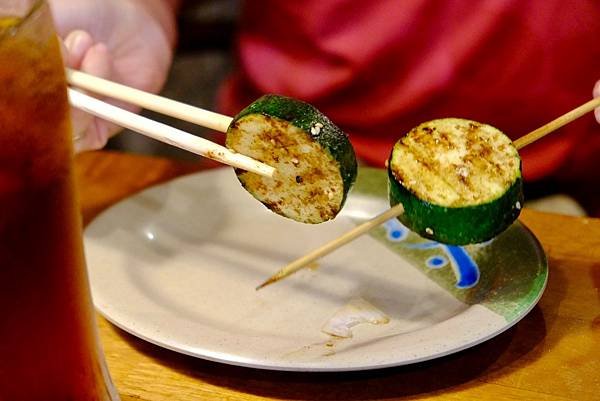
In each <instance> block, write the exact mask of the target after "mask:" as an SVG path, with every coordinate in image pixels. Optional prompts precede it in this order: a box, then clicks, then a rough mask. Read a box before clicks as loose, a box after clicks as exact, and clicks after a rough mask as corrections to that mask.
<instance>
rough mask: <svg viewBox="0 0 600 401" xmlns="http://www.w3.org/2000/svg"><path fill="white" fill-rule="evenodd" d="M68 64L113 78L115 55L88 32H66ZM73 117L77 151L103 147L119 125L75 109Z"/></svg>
mask: <svg viewBox="0 0 600 401" xmlns="http://www.w3.org/2000/svg"><path fill="white" fill-rule="evenodd" d="M64 45H65V48H66V55H65V64H66V65H67V66H68V67H69V68H73V69H77V70H80V71H83V72H86V73H88V74H91V75H95V76H98V77H101V78H107V79H110V78H111V75H112V71H113V65H112V58H111V55H110V52H109V50H108V48H107V47H106V45H105V44H103V43H94V40H93V38H92V37H91V35H90V34H89V33H87V32H85V31H80V30H77V31H73V32H71V33H70V34H69V35H67V37H66V39H65V41H64ZM71 120H72V125H73V134H74V139H75V151H76V152H81V151H85V150H92V149H100V148H102V147H104V145H106V142H107V141H108V138H109V137H110V136H111V135H113V134H114V133H116V132H117V131H118V130H119V127H117V126H115V125H114V124H111V123H108V122H106V121H103V120H100V119H98V118H96V117H94V116H92V115H91V114H88V113H85V112H83V111H80V110H77V109H72V111H71Z"/></svg>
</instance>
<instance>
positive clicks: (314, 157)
mask: <svg viewBox="0 0 600 401" xmlns="http://www.w3.org/2000/svg"><path fill="white" fill-rule="evenodd" d="M226 145H227V147H229V148H230V149H232V150H234V151H236V152H239V153H242V154H244V155H247V156H250V157H252V158H254V159H256V160H260V161H262V162H264V163H266V164H268V165H270V166H272V167H274V168H275V169H276V170H277V172H276V174H275V175H274V177H273V178H267V177H263V176H260V175H258V174H254V173H251V172H247V171H244V170H240V169H236V174H237V177H238V179H239V181H240V182H241V184H242V186H243V187H244V188H245V189H246V190H247V191H248V192H250V193H251V194H252V195H253V196H254V197H255V198H256V199H258V200H259V201H260V202H262V203H263V204H264V205H265V206H266V207H267V208H269V209H270V210H272V211H273V212H275V213H277V214H280V215H282V216H285V217H289V218H291V219H293V220H296V221H299V222H303V223H311V224H316V223H322V222H324V221H327V220H331V219H333V218H334V217H335V216H336V215H337V214H338V213H339V211H340V210H341V209H342V207H343V205H344V202H345V200H346V197H347V195H348V191H349V190H350V188H351V187H352V184H353V183H354V181H355V179H356V169H357V166H356V157H355V154H354V150H353V148H352V146H351V144H350V142H349V140H348V137H347V136H346V134H345V133H344V132H343V131H341V130H340V129H339V128H338V127H336V126H335V125H334V124H333V123H332V122H331V121H330V120H329V119H328V118H327V117H325V116H324V115H323V114H322V113H320V112H319V111H318V110H317V109H315V108H314V107H313V106H311V105H309V104H307V103H304V102H301V101H299V100H296V99H291V98H287V97H283V96H277V95H266V96H263V97H261V98H260V99H258V100H256V101H255V102H254V103H252V104H251V105H250V106H248V107H247V108H245V109H244V110H242V111H241V112H240V113H239V114H238V115H237V116H236V117H235V118H234V119H233V121H232V122H231V124H230V126H229V129H228V130H227V139H226Z"/></svg>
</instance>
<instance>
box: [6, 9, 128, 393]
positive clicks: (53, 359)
mask: <svg viewBox="0 0 600 401" xmlns="http://www.w3.org/2000/svg"><path fill="white" fill-rule="evenodd" d="M66 88H67V86H66V81H65V76H64V67H63V63H62V59H61V51H60V46H59V42H58V40H57V37H56V33H55V31H54V26H53V22H52V17H51V13H50V9H49V7H48V5H47V4H46V2H45V1H39V0H29V1H26V0H2V1H1V2H0V400H2V401H5V400H6V401H30V400H36V401H37V400H43V401H54V400H57V401H58V400H60V401H66V400H69V401H76V400H85V401H96V400H101V401H106V400H110V401H116V400H118V395H117V393H116V391H115V389H114V387H113V385H112V383H111V380H110V377H109V374H108V371H107V369H106V365H105V362H104V355H103V353H102V351H101V348H100V346H99V342H98V335H97V328H96V323H95V314H94V308H93V305H92V301H91V296H90V288H89V284H88V277H87V272H86V267H85V259H84V255H83V245H82V232H81V218H80V215H79V209H78V205H77V202H76V194H75V187H74V182H73V154H72V153H73V140H72V136H71V126H70V118H69V103H68V99H67V92H66Z"/></svg>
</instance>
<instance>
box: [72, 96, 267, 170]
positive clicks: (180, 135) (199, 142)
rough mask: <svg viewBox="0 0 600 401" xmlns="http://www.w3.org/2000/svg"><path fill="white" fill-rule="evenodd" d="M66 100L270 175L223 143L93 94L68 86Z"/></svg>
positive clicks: (173, 142)
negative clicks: (183, 129)
mask: <svg viewBox="0 0 600 401" xmlns="http://www.w3.org/2000/svg"><path fill="white" fill-rule="evenodd" d="M68 93H69V101H70V103H71V105H72V106H73V107H76V108H78V109H81V110H83V111H85V112H88V113H90V114H93V115H95V116H97V117H100V118H102V119H104V120H107V121H110V122H113V123H115V124H117V125H119V126H121V127H124V128H129V129H131V130H133V131H135V132H138V133H140V134H143V135H146V136H148V137H150V138H153V139H156V140H159V141H161V142H165V143H167V144H169V145H173V146H177V147H179V148H181V149H185V150H188V151H190V152H193V153H196V154H198V155H201V156H204V157H208V158H209V159H213V160H216V161H218V162H221V163H224V164H228V165H230V166H233V167H237V168H241V169H243V170H246V171H251V172H253V173H257V174H260V175H263V176H266V177H273V174H274V173H275V169H274V168H273V167H271V166H268V165H266V164H264V163H261V162H259V161H257V160H254V159H252V158H250V157H248V156H245V155H242V154H240V153H235V152H232V151H231V150H229V149H227V148H226V147H224V146H221V145H218V144H216V143H214V142H211V141H209V140H207V139H204V138H202V137H199V136H195V135H192V134H190V133H188V132H185V131H182V130H179V129H177V128H173V127H171V126H169V125H166V124H163V123H159V122H157V121H154V120H151V119H149V118H146V117H142V116H140V115H138V114H135V113H132V112H130V111H127V110H123V109H121V108H119V107H116V106H113V105H111V104H108V103H106V102H103V101H101V100H98V99H96V98H94V97H91V96H88V95H85V94H83V93H81V92H79V91H77V90H75V89H72V88H69V89H68Z"/></svg>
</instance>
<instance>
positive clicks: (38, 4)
mask: <svg viewBox="0 0 600 401" xmlns="http://www.w3.org/2000/svg"><path fill="white" fill-rule="evenodd" d="M45 3H46V0H36V1H35V2H34V3H33V4H32V5H31V7H29V9H28V10H27V12H26V13H25V14H24V15H23V17H17V18H18V22H17V23H16V24H14V25H13V26H12V27H10V28H9V29H7V30H6V31H5V32H3V33H2V34H0V39H1V38H3V37H6V36H13V35H15V34H16V33H17V32H18V31H19V29H20V28H21V26H22V25H24V24H26V23H27V22H28V21H29V20H31V18H33V17H34V16H35V14H36V13H37V12H38V11H39V10H40V9H41V8H42V6H43V5H44V4H45Z"/></svg>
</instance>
